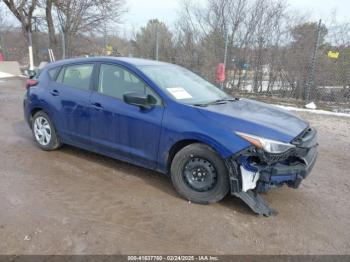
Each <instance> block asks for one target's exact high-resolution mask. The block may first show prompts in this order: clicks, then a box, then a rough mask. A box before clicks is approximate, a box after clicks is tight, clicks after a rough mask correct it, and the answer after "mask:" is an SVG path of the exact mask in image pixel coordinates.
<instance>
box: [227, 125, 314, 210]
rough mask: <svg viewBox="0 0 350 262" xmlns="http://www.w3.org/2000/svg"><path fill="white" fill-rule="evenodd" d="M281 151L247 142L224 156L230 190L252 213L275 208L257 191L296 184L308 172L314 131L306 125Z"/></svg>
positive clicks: (312, 164) (311, 163)
mask: <svg viewBox="0 0 350 262" xmlns="http://www.w3.org/2000/svg"><path fill="white" fill-rule="evenodd" d="M291 145H293V147H291V148H290V149H288V150H287V151H285V152H282V153H270V152H267V151H266V150H264V149H262V148H257V147H256V146H251V147H249V148H246V149H245V150H243V151H241V152H239V153H237V154H235V155H234V156H232V157H231V158H229V159H227V160H226V164H227V166H228V170H229V174H230V186H231V194H232V195H235V196H237V197H239V198H240V199H242V200H243V201H244V202H245V203H246V204H247V205H248V206H249V207H250V208H251V209H252V210H253V211H254V212H255V213H256V214H259V215H264V216H270V215H274V214H276V213H277V212H276V210H274V209H272V208H270V207H269V206H268V204H267V203H266V202H265V201H264V200H263V198H261V196H259V195H258V193H260V192H267V191H268V190H269V189H271V188H276V187H281V186H282V185H285V184H286V185H288V186H289V187H292V188H298V187H299V185H300V183H301V181H302V180H303V179H305V178H306V177H307V176H308V174H309V173H310V172H311V170H312V168H313V166H314V164H315V162H316V158H317V146H318V143H317V132H316V130H315V129H312V128H307V129H306V130H304V131H303V132H302V133H301V134H300V135H299V136H297V137H296V138H295V139H294V140H293V141H292V142H291Z"/></svg>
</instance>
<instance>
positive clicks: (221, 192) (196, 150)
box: [170, 143, 229, 204]
mask: <svg viewBox="0 0 350 262" xmlns="http://www.w3.org/2000/svg"><path fill="white" fill-rule="evenodd" d="M170 171H171V179H172V182H173V185H174V187H175V189H176V190H177V191H178V192H179V194H180V195H181V196H182V197H184V198H185V199H188V200H190V201H192V202H195V203H199V204H209V203H215V202H218V201H220V200H221V199H222V198H224V197H225V195H226V194H227V192H228V191H229V179H228V173H227V169H226V166H225V163H224V161H223V160H222V159H221V157H220V156H219V155H218V154H217V153H216V152H215V151H214V150H213V149H212V148H210V147H209V146H207V145H205V144H200V143H195V144H190V145H188V146H186V147H184V148H183V149H181V150H180V151H179V152H178V153H177V154H176V155H175V157H174V159H173V161H172V164H171V170H170Z"/></svg>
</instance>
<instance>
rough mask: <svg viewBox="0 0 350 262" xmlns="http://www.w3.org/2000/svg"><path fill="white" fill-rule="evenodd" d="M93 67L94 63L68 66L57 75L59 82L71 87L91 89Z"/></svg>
mask: <svg viewBox="0 0 350 262" xmlns="http://www.w3.org/2000/svg"><path fill="white" fill-rule="evenodd" d="M93 68H94V65H93V64H81V65H71V66H66V67H65V68H63V69H62V70H61V72H60V74H59V76H58V77H57V82H59V83H62V84H64V85H67V86H70V87H74V88H78V89H83V90H89V88H90V81H91V75H92V70H93Z"/></svg>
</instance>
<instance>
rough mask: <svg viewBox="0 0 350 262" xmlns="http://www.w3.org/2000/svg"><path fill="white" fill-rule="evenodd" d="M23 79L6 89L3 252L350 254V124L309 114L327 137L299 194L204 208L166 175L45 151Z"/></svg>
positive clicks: (68, 151) (0, 186)
mask: <svg viewBox="0 0 350 262" xmlns="http://www.w3.org/2000/svg"><path fill="white" fill-rule="evenodd" d="M20 85H21V82H19V81H13V80H12V81H6V82H2V83H0V253H1V254H138V253H141V254H145V253H146V254H169V253H171V254H189V253H190V254H199V253H206V254H247V253H254V254H350V195H349V193H350V173H349V170H350V118H340V117H330V116H323V115H315V114H307V113H305V114H303V115H302V116H303V117H305V118H306V119H308V120H309V121H310V122H311V123H312V125H313V126H315V127H316V128H317V129H318V131H319V142H320V155H319V159H318V162H317V164H316V166H315V168H314V170H313V172H312V174H311V175H310V176H309V177H308V179H307V180H306V181H304V182H303V184H302V185H301V187H300V188H299V189H298V190H293V189H290V188H287V187H283V188H281V189H278V190H274V191H271V192H269V193H268V194H266V195H265V196H264V198H265V199H266V200H267V201H268V202H269V203H270V204H271V206H272V207H274V208H277V209H278V211H279V215H278V216H276V217H269V218H265V217H257V216H255V215H253V214H252V212H251V211H250V210H249V209H248V208H247V207H246V206H245V205H244V204H242V203H241V202H240V201H239V200H238V199H235V198H233V197H226V199H224V201H222V202H221V203H219V204H215V205H210V206H200V205H195V204H190V203H188V202H187V201H185V200H183V199H181V198H179V197H178V195H177V194H176V192H175V191H174V189H173V188H172V185H171V182H170V180H169V179H168V178H167V177H165V176H162V175H160V174H158V173H155V172H152V171H148V170H145V169H142V168H139V167H135V166H132V165H129V164H126V163H122V162H119V161H116V160H112V159H109V158H106V157H103V156H99V155H96V154H92V153H89V152H86V151H83V150H79V149H75V148H72V147H69V146H64V147H63V148H62V149H61V150H59V151H55V152H49V153H48V152H43V151H41V150H40V149H38V148H37V147H36V146H35V145H34V143H33V141H32V137H31V132H30V129H29V128H28V126H27V125H26V124H25V122H24V119H23V113H22V97H23V94H24V88H23V87H21V86H20Z"/></svg>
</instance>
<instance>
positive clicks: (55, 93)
mask: <svg viewBox="0 0 350 262" xmlns="http://www.w3.org/2000/svg"><path fill="white" fill-rule="evenodd" d="M50 93H51V95H53V96H59V95H60V92H58V90H56V89H54V90H52V91H51V92H50Z"/></svg>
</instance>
